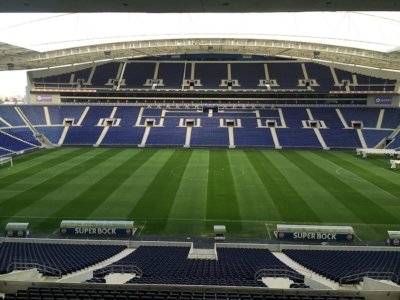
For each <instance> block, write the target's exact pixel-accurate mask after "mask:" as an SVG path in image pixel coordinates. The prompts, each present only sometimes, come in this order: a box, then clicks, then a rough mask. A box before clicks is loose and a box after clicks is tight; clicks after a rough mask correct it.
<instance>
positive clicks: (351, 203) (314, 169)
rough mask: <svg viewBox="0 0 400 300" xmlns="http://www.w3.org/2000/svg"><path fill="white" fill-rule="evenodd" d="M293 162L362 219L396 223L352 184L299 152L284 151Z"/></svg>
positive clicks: (377, 222) (367, 221)
mask: <svg viewBox="0 0 400 300" xmlns="http://www.w3.org/2000/svg"><path fill="white" fill-rule="evenodd" d="M282 154H283V155H284V156H285V157H286V158H287V159H288V160H290V161H291V162H292V163H293V164H295V165H297V166H298V167H299V168H301V169H302V170H303V171H304V172H305V173H306V174H308V176H310V177H313V178H314V179H315V181H317V182H318V183H319V184H320V185H322V186H324V187H325V189H326V190H327V191H329V192H330V193H331V194H332V195H334V196H335V198H336V199H337V200H338V201H340V202H341V203H342V204H343V205H344V206H346V207H347V208H348V209H349V210H350V211H352V212H353V213H354V214H355V215H356V216H357V217H358V218H359V219H360V220H362V221H363V222H365V223H366V224H368V223H371V222H373V223H375V224H394V223H397V222H398V220H397V218H396V217H394V216H393V215H391V214H389V213H387V212H386V211H385V210H384V209H382V207H381V206H379V205H377V204H375V203H374V202H373V201H371V200H370V199H368V198H366V197H364V196H363V195H362V194H360V192H359V191H358V190H356V189H354V188H353V187H352V186H351V185H349V184H347V183H345V182H343V181H341V180H339V179H337V178H336V176H334V175H331V174H330V173H329V172H327V171H326V170H325V169H324V168H322V167H321V166H320V165H317V164H316V163H315V162H314V161H313V160H310V159H307V158H305V157H303V156H302V155H300V154H299V153H298V152H282Z"/></svg>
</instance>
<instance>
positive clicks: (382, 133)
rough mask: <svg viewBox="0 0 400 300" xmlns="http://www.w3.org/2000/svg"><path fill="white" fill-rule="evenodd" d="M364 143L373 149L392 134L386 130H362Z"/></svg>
mask: <svg viewBox="0 0 400 300" xmlns="http://www.w3.org/2000/svg"><path fill="white" fill-rule="evenodd" d="M362 132H363V135H364V139H365V142H366V143H367V146H368V147H369V148H373V147H375V146H376V145H377V144H378V143H379V142H381V141H382V140H383V139H385V138H387V137H388V136H389V135H390V134H391V133H392V132H391V131H388V130H372V129H363V131H362Z"/></svg>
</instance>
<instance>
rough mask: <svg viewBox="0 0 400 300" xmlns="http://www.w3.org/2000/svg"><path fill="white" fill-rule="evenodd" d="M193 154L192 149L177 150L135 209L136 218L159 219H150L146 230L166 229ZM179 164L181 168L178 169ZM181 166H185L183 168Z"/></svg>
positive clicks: (133, 213)
mask: <svg viewBox="0 0 400 300" xmlns="http://www.w3.org/2000/svg"><path fill="white" fill-rule="evenodd" d="M191 155H192V150H175V152H174V153H173V154H172V155H171V156H170V158H169V159H168V160H167V161H166V162H165V164H164V166H163V167H162V168H161V169H160V171H159V172H158V174H157V175H156V177H155V178H154V180H153V181H152V182H151V183H150V184H149V186H148V188H147V190H146V192H145V193H144V194H143V196H142V197H141V198H140V200H139V202H138V203H137V204H136V206H135V208H134V209H133V211H132V215H133V216H135V218H139V219H146V218H149V219H158V220H153V221H150V222H149V224H148V225H147V228H146V230H148V231H149V232H150V233H151V232H152V231H163V230H164V229H165V227H166V225H167V222H168V216H169V214H170V211H171V208H172V206H173V204H174V201H175V196H176V193H177V192H178V189H179V185H180V182H181V180H182V176H183V174H184V172H185V169H186V165H187V163H188V161H189V159H190V156H191ZM177 166H179V167H180V168H178V169H177ZM181 166H184V167H182V168H181ZM172 172H174V175H172Z"/></svg>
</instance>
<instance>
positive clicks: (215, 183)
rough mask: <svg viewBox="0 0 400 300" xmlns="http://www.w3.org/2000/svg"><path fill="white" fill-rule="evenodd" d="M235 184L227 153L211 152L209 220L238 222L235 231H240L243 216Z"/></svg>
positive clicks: (207, 211)
mask: <svg viewBox="0 0 400 300" xmlns="http://www.w3.org/2000/svg"><path fill="white" fill-rule="evenodd" d="M234 184H235V183H234V182H233V178H232V171H231V166H230V163H229V160H228V153H227V151H222V150H211V151H210V164H209V171H208V186H207V187H208V190H207V209H206V216H207V219H213V220H234V221H237V222H238V223H237V224H236V225H237V226H235V227H236V228H235V230H239V229H240V228H241V216H240V211H239V205H238V199H237V197H236V189H235V186H234Z"/></svg>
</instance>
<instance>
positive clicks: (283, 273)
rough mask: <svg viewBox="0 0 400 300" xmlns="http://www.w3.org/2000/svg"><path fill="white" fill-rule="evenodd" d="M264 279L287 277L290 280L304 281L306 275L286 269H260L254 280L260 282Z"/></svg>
mask: <svg viewBox="0 0 400 300" xmlns="http://www.w3.org/2000/svg"><path fill="white" fill-rule="evenodd" d="M262 277H287V278H290V279H295V280H301V281H303V280H304V275H302V274H300V273H298V272H296V271H294V270H289V269H285V268H281V269H266V268H263V269H259V270H258V271H257V272H255V273H254V280H259V279H260V278H262Z"/></svg>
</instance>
